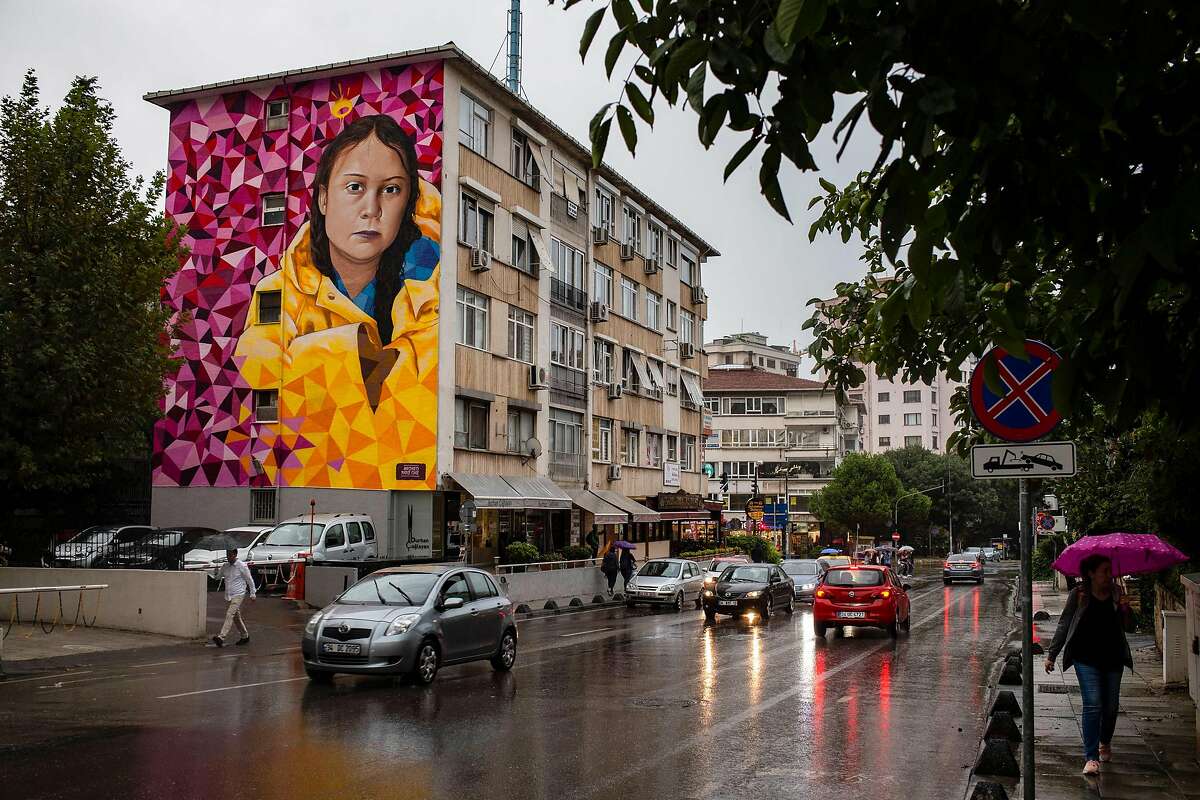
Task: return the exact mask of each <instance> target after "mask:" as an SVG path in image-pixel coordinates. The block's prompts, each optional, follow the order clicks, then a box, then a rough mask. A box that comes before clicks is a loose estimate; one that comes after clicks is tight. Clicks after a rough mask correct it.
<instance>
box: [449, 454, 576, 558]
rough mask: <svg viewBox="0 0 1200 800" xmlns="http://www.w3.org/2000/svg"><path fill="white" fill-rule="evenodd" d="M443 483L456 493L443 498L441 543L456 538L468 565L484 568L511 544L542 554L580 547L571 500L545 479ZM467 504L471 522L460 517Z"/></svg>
mask: <svg viewBox="0 0 1200 800" xmlns="http://www.w3.org/2000/svg"><path fill="white" fill-rule="evenodd" d="M448 478H449V479H450V482H452V483H454V484H456V485H457V486H458V487H459V491H457V492H455V491H454V490H453V489H450V488H448V490H447V493H446V494H447V500H446V505H447V514H446V519H447V522H446V525H447V532H446V533H447V536H446V541H447V542H448V543H454V542H455V541H456V538H455V537H456V535H457V537H458V538H457V541H458V542H461V544H462V545H463V546H465V547H466V549H467V553H466V560H467V561H468V562H469V563H473V564H487V565H490V564H492V563H494V562H495V559H496V558H503V555H504V548H506V547H508V545H510V544H511V543H513V542H527V543H529V544H531V545H533V546H534V547H536V548H538V550H540V551H541V552H543V553H551V552H553V551H555V550H561V549H562V548H564V547H566V546H567V545H568V544H578V543H579V542H580V535H579V527H578V523H577V520H578V517H577V515H576V514H573V513H572V503H571V498H570V496H569V495H568V494H567V493H566V492H565V491H563V489H562V488H560V487H559V486H558V484H556V483H554V482H553V481H551V480H549V479H548V478H540V477H528V476H517V475H514V476H503V475H473V474H469V473H459V472H456V473H451V474H450V475H449V476H448ZM468 500H469V501H470V503H469V504H468V508H473V509H474V512H475V513H474V519H473V520H472V519H471V518H470V517H471V515H470V514H469V513H468V514H462V513H461V511H462V508H463V504H464V503H466V502H467V501H468ZM464 517H466V518H465V519H464ZM468 530H469V533H467V531H468Z"/></svg>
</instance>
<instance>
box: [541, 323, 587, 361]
mask: <svg viewBox="0 0 1200 800" xmlns="http://www.w3.org/2000/svg"><path fill="white" fill-rule="evenodd" d="M584 342H585V337H584V335H583V331H581V330H579V329H578V328H572V327H571V326H569V325H564V324H562V323H561V322H551V323H550V363H551V364H557V365H558V366H560V367H567V368H568V369H575V370H581V371H582V370H584V369H586V368H587V358H586V354H585V353H584V349H583V348H584Z"/></svg>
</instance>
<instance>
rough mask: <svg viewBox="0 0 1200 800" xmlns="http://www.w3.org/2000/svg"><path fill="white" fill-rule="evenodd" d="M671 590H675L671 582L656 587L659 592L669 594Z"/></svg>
mask: <svg viewBox="0 0 1200 800" xmlns="http://www.w3.org/2000/svg"><path fill="white" fill-rule="evenodd" d="M673 591H675V584H673V583H666V584H663V585H662V586H660V587H658V593H659V594H670V593H671V592H673Z"/></svg>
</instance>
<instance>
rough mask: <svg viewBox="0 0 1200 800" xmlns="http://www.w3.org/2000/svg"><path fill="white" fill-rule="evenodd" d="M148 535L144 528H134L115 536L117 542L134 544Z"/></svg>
mask: <svg viewBox="0 0 1200 800" xmlns="http://www.w3.org/2000/svg"><path fill="white" fill-rule="evenodd" d="M148 533H149V531H147V530H146V529H145V528H140V529H139V528H134V529H133V530H128V531H122V532H121V533H118V534H117V542H136V541H137V540H138V539H141V538H142V537H143V536H146V535H147V534H148Z"/></svg>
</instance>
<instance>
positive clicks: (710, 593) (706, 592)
mask: <svg viewBox="0 0 1200 800" xmlns="http://www.w3.org/2000/svg"><path fill="white" fill-rule="evenodd" d="M704 596H705V597H715V596H716V593H715V592H714V591H713V590H712V589H705V590H704Z"/></svg>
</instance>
